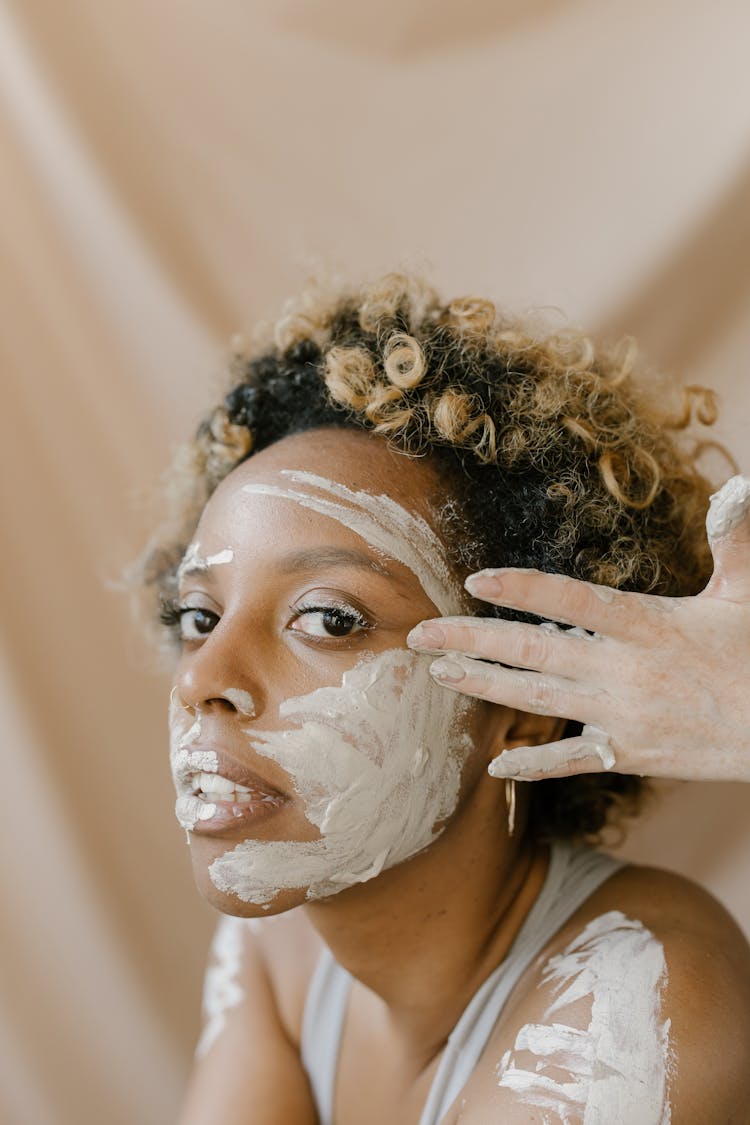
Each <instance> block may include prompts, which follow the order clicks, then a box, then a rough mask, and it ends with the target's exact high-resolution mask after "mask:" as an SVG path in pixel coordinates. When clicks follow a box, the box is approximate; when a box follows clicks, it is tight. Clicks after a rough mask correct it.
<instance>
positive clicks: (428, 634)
mask: <svg viewBox="0 0 750 1125" xmlns="http://www.w3.org/2000/svg"><path fill="white" fill-rule="evenodd" d="M406 643H407V644H408V645H409V647H410V648H444V647H445V633H444V632H443V630H442V629H441V628H440V626H439V625H433V623H432V622H430V623H429V624H426V625H425V624H422V625H415V626H414V628H413V629H412V631H411V633H409V636H408V637H407V638H406Z"/></svg>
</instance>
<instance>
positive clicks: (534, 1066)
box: [445, 867, 750, 1125]
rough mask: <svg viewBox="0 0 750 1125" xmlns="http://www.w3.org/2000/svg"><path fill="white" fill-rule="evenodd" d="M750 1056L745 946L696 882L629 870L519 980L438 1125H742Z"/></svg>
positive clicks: (749, 1098) (748, 1113)
mask: <svg viewBox="0 0 750 1125" xmlns="http://www.w3.org/2000/svg"><path fill="white" fill-rule="evenodd" d="M748 1058H750V947H749V946H748V943H747V941H746V939H745V937H744V936H743V934H742V933H741V931H740V930H739V928H738V927H737V925H736V924H735V922H734V921H733V919H732V918H731V917H730V915H729V914H728V913H727V912H726V911H725V910H724V908H723V907H722V906H721V905H720V904H719V903H718V902H717V901H716V900H715V899H714V898H713V897H712V896H711V895H709V894H708V893H707V892H706V891H705V890H703V889H702V888H700V887H698V886H697V885H696V884H695V883H692V882H691V881H690V880H687V879H683V878H681V877H680V876H677V875H673V874H670V873H668V872H664V871H660V870H657V869H653V868H643V867H630V868H626V869H625V870H623V871H621V872H619V873H618V874H616V875H615V876H613V877H612V878H611V879H609V880H608V881H607V882H606V883H605V884H604V885H603V886H602V887H601V888H600V889H599V891H597V892H596V894H594V895H593V896H592V897H591V898H590V899H589V900H588V901H587V902H586V903H585V904H584V906H583V907H582V908H581V909H580V910H579V911H577V912H576V914H575V915H573V917H572V918H571V919H570V920H569V922H568V923H567V924H566V925H565V927H564V928H563V929H562V930H561V931H560V932H559V933H558V934H557V935H556V936H555V938H554V939H553V941H552V942H551V943H550V944H549V945H548V946H547V947H546V949H545V950H544V951H543V952H542V954H541V955H540V957H539V958H537V960H536V961H535V962H534V963H533V964H532V965H531V966H530V968H529V969H528V970H527V972H526V974H525V975H524V977H523V978H522V979H521V981H520V982H519V984H518V986H517V987H516V989H515V990H514V993H513V995H512V996H511V1000H510V1002H509V1004H508V1005H507V1006H506V1010H505V1012H504V1013H503V1017H502V1019H501V1021H500V1022H499V1023H498V1026H497V1027H496V1029H495V1032H494V1033H493V1036H492V1038H491V1040H490V1042H489V1044H488V1046H487V1049H486V1050H485V1052H484V1055H483V1057H482V1059H481V1060H480V1064H479V1066H478V1067H477V1069H476V1071H475V1072H474V1074H473V1076H472V1078H471V1080H470V1081H469V1083H468V1084H467V1087H466V1089H465V1091H464V1098H463V1099H459V1104H458V1105H457V1106H456V1108H455V1111H454V1114H453V1116H452V1117H451V1116H449V1117H448V1118H446V1123H445V1125H453V1123H454V1122H456V1123H457V1122H459V1121H460V1122H461V1125H474V1123H476V1125H479V1122H481V1123H482V1125H487V1123H488V1122H493V1121H498V1122H499V1121H502V1122H504V1123H505V1122H507V1123H508V1125H514V1123H515V1122H519V1123H520V1122H524V1123H525V1125H526V1123H531V1122H537V1123H539V1125H542V1123H543V1122H545V1121H549V1120H564V1121H568V1122H571V1123H573V1122H579V1121H583V1120H584V1116H585V1118H586V1120H592V1121H607V1122H609V1121H612V1122H615V1121H616V1122H617V1123H618V1125H649V1123H651V1122H653V1125H661V1123H662V1122H664V1121H668V1120H669V1121H671V1125H704V1123H705V1122H707V1121H710V1122H712V1125H714V1123H715V1125H724V1123H726V1125H729V1123H730V1122H731V1123H737V1125H740V1123H743V1125H746V1123H747V1122H750V1110H748V1106H750V1068H748V1065H747V1060H748ZM670 1115H671V1116H670Z"/></svg>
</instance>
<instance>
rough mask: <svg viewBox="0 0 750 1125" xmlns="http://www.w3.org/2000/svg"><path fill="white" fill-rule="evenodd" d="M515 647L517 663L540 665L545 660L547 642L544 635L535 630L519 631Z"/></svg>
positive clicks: (547, 651)
mask: <svg viewBox="0 0 750 1125" xmlns="http://www.w3.org/2000/svg"><path fill="white" fill-rule="evenodd" d="M515 648H516V653H515V654H516V657H517V658H518V662H519V664H523V665H527V666H529V667H537V666H539V667H541V666H542V665H544V664H545V663H546V662H547V659H548V656H549V643H548V641H547V639H546V638H545V636H544V635H543V634H542V633H540V632H538V631H536V630H534V631H529V632H526V631H524V632H523V633H521V634H520V636H519V638H518V640H517V642H516V646H515Z"/></svg>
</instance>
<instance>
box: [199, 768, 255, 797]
mask: <svg viewBox="0 0 750 1125" xmlns="http://www.w3.org/2000/svg"><path fill="white" fill-rule="evenodd" d="M193 787H194V789H200V790H201V792H202V793H204V794H205V795H206V796H211V797H218V798H224V799H228V798H230V797H232V796H235V797H249V796H250V795H251V794H252V793H253V790H252V789H250V788H249V787H248V786H247V785H240V784H239V782H237V781H230V779H229V778H228V777H222V775H221V774H220V773H200V774H196V775H195V776H194V777H193Z"/></svg>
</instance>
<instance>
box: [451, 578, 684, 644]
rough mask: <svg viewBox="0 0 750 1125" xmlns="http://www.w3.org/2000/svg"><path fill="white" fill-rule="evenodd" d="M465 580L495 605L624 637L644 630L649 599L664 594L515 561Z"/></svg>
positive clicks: (477, 594)
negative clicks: (514, 564) (620, 587)
mask: <svg viewBox="0 0 750 1125" xmlns="http://www.w3.org/2000/svg"><path fill="white" fill-rule="evenodd" d="M465 586H466V589H467V590H468V592H469V593H470V594H471V595H472V597H475V598H480V599H481V600H482V601H486V602H491V603H492V604H493V605H501V606H508V607H512V608H513V609H521V610H526V612H527V613H535V614H537V616H539V617H545V618H549V619H551V620H552V621H561V622H563V623H564V624H566V625H580V626H581V628H583V629H587V630H588V631H589V632H593V633H603V634H604V635H605V636H608V637H616V638H621V639H623V640H626V639H630V638H632V637H636V636H639V635H642V634H643V633H644V631H646V630H647V629H648V628H649V627H650V615H649V613H648V603H649V602H651V601H653V602H660V601H666V600H667V599H662V598H649V599H647V600H644V596H643V595H637V594H629V593H623V592H622V591H619V590H613V589H611V588H610V587H609V586H596V585H594V583H593V582H581V581H579V580H578V579H576V578H569V577H568V576H567V575H564V574H546V573H545V572H544V571H541V570H523V569H520V568H517V567H503V568H501V569H498V570H480V571H479V572H478V573H477V574H472V575H470V576H469V577H468V578H467V579H466V582H465Z"/></svg>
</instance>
